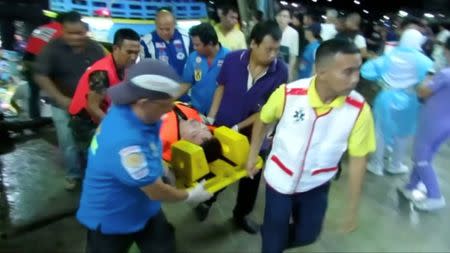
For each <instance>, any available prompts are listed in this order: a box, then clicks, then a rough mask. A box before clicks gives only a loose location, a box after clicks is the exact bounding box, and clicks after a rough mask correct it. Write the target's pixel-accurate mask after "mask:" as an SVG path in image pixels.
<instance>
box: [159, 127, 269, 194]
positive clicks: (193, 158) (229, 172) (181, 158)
mask: <svg viewBox="0 0 450 253" xmlns="http://www.w3.org/2000/svg"><path fill="white" fill-rule="evenodd" d="M213 135H214V137H216V138H217V139H218V140H219V142H220V144H221V145H222V158H221V159H218V160H216V161H213V162H211V163H209V164H208V162H207V161H206V157H205V154H204V152H203V149H202V148H201V147H200V146H198V145H196V144H193V143H191V142H189V141H186V140H179V141H177V142H176V143H174V144H172V146H171V148H172V160H171V161H170V162H166V164H167V165H168V167H169V169H171V170H172V171H173V172H174V174H175V177H176V187H177V188H180V189H186V188H191V187H194V186H195V185H196V184H197V183H198V182H199V181H201V180H203V179H205V180H206V182H205V188H206V190H207V191H208V192H210V193H216V192H218V191H220V190H222V189H223V188H225V187H227V186H228V185H230V184H233V183H234V182H236V181H238V180H240V179H241V178H243V177H246V176H247V170H246V168H245V166H246V163H247V158H248V154H249V151H250V144H249V141H248V139H247V137H246V136H244V135H242V134H240V133H238V132H236V131H234V130H231V129H230V128H228V127H224V126H222V127H218V128H216V129H215V130H213ZM256 167H257V168H258V169H261V168H262V167H263V160H262V158H261V157H258V161H257V165H256Z"/></svg>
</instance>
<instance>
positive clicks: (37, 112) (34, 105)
mask: <svg viewBox="0 0 450 253" xmlns="http://www.w3.org/2000/svg"><path fill="white" fill-rule="evenodd" d="M24 74H25V78H26V79H27V82H28V86H29V88H30V96H29V98H28V113H29V114H30V118H31V119H37V118H39V117H41V106H40V101H39V100H40V96H39V86H38V85H37V84H36V82H35V81H34V79H33V72H32V70H26V71H25V72H24Z"/></svg>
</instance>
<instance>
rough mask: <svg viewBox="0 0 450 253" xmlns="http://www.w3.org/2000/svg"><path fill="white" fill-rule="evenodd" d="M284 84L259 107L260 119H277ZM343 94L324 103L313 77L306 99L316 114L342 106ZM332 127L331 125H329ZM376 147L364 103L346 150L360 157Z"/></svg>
mask: <svg viewBox="0 0 450 253" xmlns="http://www.w3.org/2000/svg"><path fill="white" fill-rule="evenodd" d="M284 99H285V85H281V86H280V87H279V88H278V89H276V90H275V91H274V92H273V93H272V95H271V96H270V98H269V100H268V101H267V103H266V104H265V105H264V106H263V108H262V109H261V114H260V118H261V121H262V122H264V123H266V124H270V123H273V122H275V121H278V120H279V119H280V118H281V116H282V114H283V109H284ZM345 99H346V97H345V96H341V97H337V98H336V99H334V100H333V101H332V102H331V103H329V104H324V103H323V102H322V100H321V99H320V97H319V94H317V90H316V85H315V79H313V81H312V83H311V86H310V87H309V89H308V100H309V103H310V104H311V106H312V107H313V108H314V109H315V110H316V112H317V114H319V115H322V114H325V113H327V112H328V111H329V110H331V109H332V108H335V107H339V106H342V105H343V104H344V103H345ZM330 127H332V126H330ZM375 149H376V140H375V126H374V123H373V117H372V112H371V110H370V106H369V105H368V104H367V103H364V106H363V108H362V111H361V114H360V115H359V117H358V119H357V121H356V123H355V126H354V127H353V130H352V132H351V133H350V138H349V140H348V152H349V154H350V156H355V157H362V156H366V155H368V154H369V153H372V152H374V151H375Z"/></svg>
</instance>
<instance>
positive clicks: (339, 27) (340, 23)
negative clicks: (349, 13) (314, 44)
mask: <svg viewBox="0 0 450 253" xmlns="http://www.w3.org/2000/svg"><path fill="white" fill-rule="evenodd" d="M334 28H335V29H336V31H337V32H342V31H344V30H345V17H343V16H340V17H338V18H337V20H336V23H335V24H334Z"/></svg>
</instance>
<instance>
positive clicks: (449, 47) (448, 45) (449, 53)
mask: <svg viewBox="0 0 450 253" xmlns="http://www.w3.org/2000/svg"><path fill="white" fill-rule="evenodd" d="M444 48H445V58H447V65H450V38H448V39H447V41H446V42H445V45H444Z"/></svg>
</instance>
